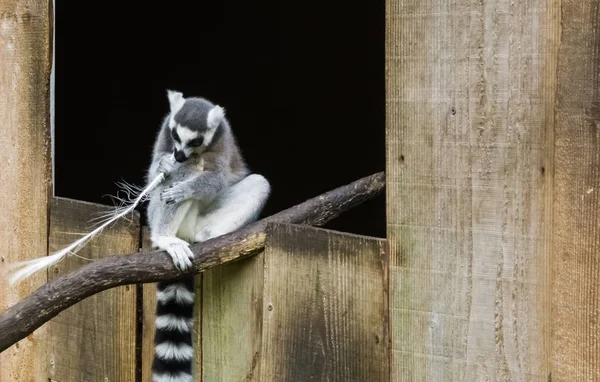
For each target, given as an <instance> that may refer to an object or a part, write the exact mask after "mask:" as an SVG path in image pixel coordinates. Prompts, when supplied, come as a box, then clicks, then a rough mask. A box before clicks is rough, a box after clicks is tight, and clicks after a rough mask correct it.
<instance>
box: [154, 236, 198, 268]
mask: <svg viewBox="0 0 600 382" xmlns="http://www.w3.org/2000/svg"><path fill="white" fill-rule="evenodd" d="M152 243H153V245H154V246H155V247H157V248H160V249H161V250H163V251H166V252H167V253H168V254H169V255H170V256H171V259H172V260H173V264H174V265H175V267H176V268H177V269H180V270H182V271H185V270H186V269H188V268H190V267H191V266H192V261H191V260H192V259H193V258H194V253H193V252H192V250H191V249H190V248H189V246H190V245H189V243H187V242H186V241H184V240H181V239H179V238H176V237H167V236H160V237H157V238H154V239H152Z"/></svg>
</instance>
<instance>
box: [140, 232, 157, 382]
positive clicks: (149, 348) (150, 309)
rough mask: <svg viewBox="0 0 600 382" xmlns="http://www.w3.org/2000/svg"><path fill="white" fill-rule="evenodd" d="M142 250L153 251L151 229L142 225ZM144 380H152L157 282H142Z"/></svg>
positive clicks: (144, 381) (145, 381)
mask: <svg viewBox="0 0 600 382" xmlns="http://www.w3.org/2000/svg"><path fill="white" fill-rule="evenodd" d="M141 241H142V245H141V250H142V252H152V244H151V242H150V231H149V230H148V227H147V226H144V227H142V240H141ZM142 291H143V292H142V293H143V296H142V364H141V367H142V382H151V381H152V359H153V358H154V349H155V348H154V333H155V331H156V301H157V299H156V283H147V284H142Z"/></svg>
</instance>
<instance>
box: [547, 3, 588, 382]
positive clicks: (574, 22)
mask: <svg viewBox="0 0 600 382" xmlns="http://www.w3.org/2000/svg"><path fill="white" fill-rule="evenodd" d="M599 25H600V3H599V2H598V1H592V0H581V1H574V0H569V1H562V2H561V26H562V29H561V42H560V55H559V57H558V88H557V96H556V98H557V103H556V114H555V115H556V130H555V131H556V133H555V138H556V162H555V170H554V171H555V175H554V179H555V182H554V185H555V188H554V230H553V234H554V235H553V236H554V251H553V262H552V274H553V281H554V282H553V288H552V297H553V304H552V319H553V321H552V324H553V325H552V326H553V342H552V381H553V382H554V381H599V380H600V50H599V47H600V34H599Z"/></svg>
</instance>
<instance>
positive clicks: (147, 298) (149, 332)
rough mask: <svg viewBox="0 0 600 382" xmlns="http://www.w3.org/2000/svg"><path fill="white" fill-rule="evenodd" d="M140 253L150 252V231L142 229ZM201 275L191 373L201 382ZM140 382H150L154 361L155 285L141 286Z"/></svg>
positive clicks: (196, 304)
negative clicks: (193, 359) (193, 360)
mask: <svg viewBox="0 0 600 382" xmlns="http://www.w3.org/2000/svg"><path fill="white" fill-rule="evenodd" d="M142 251H143V252H152V244H151V242H150V231H149V230H148V227H146V226H144V227H142ZM202 277H203V275H202V274H199V275H196V277H195V278H196V282H195V284H196V286H195V288H196V289H195V293H196V302H195V306H194V311H195V313H194V328H193V330H192V332H193V339H192V341H193V344H192V346H193V348H194V352H195V355H194V357H195V362H194V364H193V365H192V373H193V376H194V380H195V381H201V380H202V379H201V374H200V373H201V370H202V328H201V327H200V325H201V323H202V321H201V313H202ZM142 291H143V292H142V293H143V297H142V304H143V308H142V362H141V367H142V373H141V374H142V381H143V382H151V381H152V360H153V359H154V351H155V347H154V335H155V331H156V301H157V300H156V283H146V284H142Z"/></svg>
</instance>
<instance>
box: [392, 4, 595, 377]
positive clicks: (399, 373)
mask: <svg viewBox="0 0 600 382" xmlns="http://www.w3.org/2000/svg"><path fill="white" fill-rule="evenodd" d="M563 3H565V2H563ZM566 3H568V4H571V5H570V6H571V7H573V8H577V7H579V5H578V4H579V2H578V3H577V5H576V3H575V2H566ZM585 3H591V1H588V2H585ZM559 4H560V2H558V1H551V0H532V1H508V0H495V1H484V2H482V1H467V0H456V1H442V0H431V1H422V0H387V21H386V23H387V29H386V30H387V32H386V39H387V41H386V73H387V80H386V82H387V172H386V174H387V181H388V183H387V216H388V240H389V242H390V257H391V259H390V289H391V292H390V293H391V298H390V308H391V318H390V319H391V331H392V334H391V335H392V352H393V354H392V380H394V381H408V380H411V381H461V380H467V381H474V380H489V381H494V380H498V381H505V380H513V381H547V380H548V378H549V375H550V372H551V371H552V370H551V369H550V362H549V360H550V351H551V349H552V346H551V342H550V341H551V333H552V332H551V309H550V307H551V290H550V278H551V273H550V270H551V269H552V266H553V264H552V263H551V258H552V256H551V250H552V241H551V240H552V201H553V199H552V198H553V190H552V185H553V181H554V178H553V176H554V129H555V126H556V125H555V120H554V115H555V114H554V112H555V109H554V105H555V91H556V84H557V68H556V63H557V57H558V46H559V32H560V19H559V16H560V9H559ZM586 14H587V16H586V17H587V19H586V20H587V21H583V19H584V18H583V17H582V18H579V19H578V20H579V21H577V20H576V17H575V16H573V17H572V19H571V20H570V21H568V23H570V24H571V27H572V28H573V29H572V33H573V34H574V35H575V34H578V33H579V32H580V29H579V27H576V26H575V25H576V23H577V22H581V23H588V25H589V26H590V29H589V32H590V33H592V29H591V26H592V22H595V21H596V19H595V18H594V17H597V16H595V15H596V14H595V13H593V12H591V10H589V11H588V12H587V13H586ZM564 22H567V20H566V19H565V20H564ZM593 25H594V26H595V25H596V24H593ZM594 30H595V29H594ZM586 36H587V35H585V34H584V35H579V36H578V37H577V39H578V40H577V42H574V44H577V45H579V46H581V47H583V46H586V47H587V48H586V49H588V50H587V51H586V52H590V53H591V52H592V51H593V52H594V53H595V54H597V52H596V51H595V50H593V49H595V47H596V45H595V44H594V42H595V41H596V40H595V39H589V38H587V37H586ZM575 38H576V37H575V36H574V37H573V39H575ZM563 54H570V55H571V57H572V60H573V61H576V60H577V61H579V60H581V61H583V62H582V63H581V65H585V66H586V67H589V68H590V71H591V70H594V71H596V70H597V63H593V62H591V61H590V60H589V57H590V56H583V57H582V56H577V57H576V58H575V56H574V52H569V53H567V52H563ZM586 60H587V61H586ZM573 61H571V62H573ZM581 61H580V62H581ZM592 68H593V69H592ZM594 73H596V72H594ZM565 77H568V76H565ZM580 78H581V80H583V79H587V80H588V81H589V82H588V83H589V86H597V83H594V82H592V80H596V78H593V77H591V76H589V75H587V76H586V75H582V76H581V77H580ZM565 79H567V78H565ZM565 86H568V85H565ZM570 86H573V85H570ZM585 94H586V95H587V94H591V93H585ZM579 96H583V93H582V94H580V95H579ZM584 97H585V96H584ZM559 102H562V101H561V100H559ZM586 105H591V102H587V103H586ZM580 110H581V111H583V108H581V109H580ZM564 123H570V122H564ZM559 126H560V125H559ZM586 128H587V129H588V131H589V136H590V137H591V136H592V135H593V134H592V131H593V129H596V130H595V132H594V134H597V127H594V125H591V124H587V126H586ZM596 137H597V136H596ZM565 138H567V137H565ZM573 142H574V141H573ZM577 142H580V141H579V140H577ZM598 142H600V140H597V141H595V143H594V144H593V145H594V146H592V143H591V142H590V143H588V145H589V146H588V147H589V148H590V150H589V151H588V152H589V153H592V152H593V151H592V150H591V149H592V148H595V150H596V152H597V150H598ZM581 146H583V143H582V142H581V143H580V144H579V146H572V147H571V148H572V149H574V150H573V154H575V148H576V147H581ZM586 160H587V161H579V162H577V161H574V162H572V163H573V164H575V163H581V164H583V163H586V164H593V163H596V164H597V163H598V162H597V157H596V159H595V160H596V162H593V161H592V160H591V156H590V157H589V158H588V159H586ZM573 169H574V167H573ZM595 169H596V173H595V176H596V178H595V181H596V182H597V180H598V172H597V167H595ZM588 171H590V179H591V178H592V173H593V171H591V169H588ZM573 175H574V177H573V178H571V180H573V181H574V182H575V183H576V182H578V181H581V180H583V178H578V177H579V176H580V175H578V174H573ZM596 184H597V183H596ZM586 186H587V184H586ZM584 187H585V186H584V184H583V183H581V184H580V189H582V190H583V189H584ZM577 195H578V197H581V194H577ZM595 195H597V194H595ZM588 196H589V195H586V197H588ZM596 200H597V199H596ZM592 206H593V204H589V207H586V208H585V209H582V210H581V211H582V212H583V211H586V212H587V215H583V216H580V217H581V218H582V219H584V220H585V221H586V222H587V224H588V225H587V227H591V226H592V223H593V222H596V225H595V226H596V227H597V222H598V220H594V219H597V215H596V216H593V215H591V214H592V209H591V207H592ZM565 213H568V214H570V213H577V210H575V209H571V208H570V207H565ZM595 213H597V210H596V212H595ZM573 219H574V217H573ZM573 229H576V228H575V227H573ZM573 234H574V233H573ZM594 235H596V236H595V238H596V239H597V238H598V236H597V235H598V231H596V233H595V234H594ZM591 239H592V231H589V236H587V238H586V239H584V240H582V241H581V243H582V244H583V243H585V248H586V249H585V251H588V252H587V253H588V254H589V255H588V256H587V258H588V259H589V258H591V257H592V252H593V251H592V249H591V247H589V245H591V244H592V240H591ZM597 248H598V247H597ZM582 249H583V248H582ZM597 251H598V249H596V252H595V254H596V255H597V254H598V252H597ZM576 261H577V260H576V259H575V258H571V259H570V260H569V261H568V262H569V263H571V262H573V265H575V262H576ZM589 264H592V262H589ZM565 266H567V264H565ZM582 268H583V266H582ZM568 272H570V271H568ZM568 272H567V273H568ZM590 272H591V271H590ZM593 272H596V274H597V272H598V268H597V267H596V269H595V270H594V271H593ZM579 275H581V276H582V275H583V273H580V274H579ZM596 280H597V279H596ZM580 281H581V282H582V283H583V282H584V281H583V279H580ZM585 283H586V284H585V285H589V283H588V282H587V281H586V282H585ZM582 285H583V284H582ZM574 287H575V285H574V284H571V285H569V286H568V287H567V288H569V289H570V290H571V291H572V292H575V290H576V289H571V288H574ZM596 291H597V290H596ZM587 292H588V293H590V294H589V295H588V296H587V297H585V298H586V299H589V301H591V300H592V297H593V298H596V301H597V299H598V298H599V296H598V294H597V293H596V294H594V291H593V290H592V289H587ZM586 301H588V300H586ZM564 304H568V302H566V301H565V302H564ZM597 306H598V305H597V304H596V308H593V306H592V305H586V308H587V309H596V310H595V312H597ZM586 314H588V315H589V314H590V313H586ZM583 321H584V320H580V323H581V325H586V324H584V323H583ZM571 376H574V375H571ZM571 380H572V379H571ZM552 381H555V378H554V374H553V378H552Z"/></svg>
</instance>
